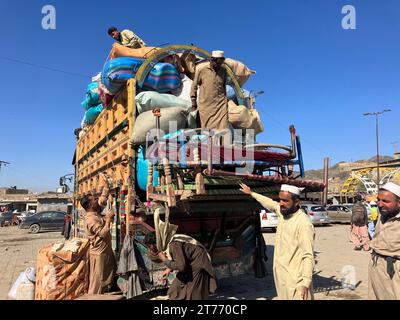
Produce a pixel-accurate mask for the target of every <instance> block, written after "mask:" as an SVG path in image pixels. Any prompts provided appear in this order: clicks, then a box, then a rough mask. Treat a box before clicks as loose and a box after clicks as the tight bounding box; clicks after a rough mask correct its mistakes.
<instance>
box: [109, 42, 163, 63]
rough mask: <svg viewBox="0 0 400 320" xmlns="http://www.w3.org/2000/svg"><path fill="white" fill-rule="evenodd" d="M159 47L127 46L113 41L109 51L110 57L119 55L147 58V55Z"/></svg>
mask: <svg viewBox="0 0 400 320" xmlns="http://www.w3.org/2000/svg"><path fill="white" fill-rule="evenodd" d="M157 50H159V48H157V47H141V48H137V49H133V48H128V47H125V46H123V45H122V44H119V43H117V42H115V43H114V44H113V47H112V49H111V52H110V59H115V58H120V57H130V58H147V57H148V56H150V55H152V54H153V53H155V52H156V51H157Z"/></svg>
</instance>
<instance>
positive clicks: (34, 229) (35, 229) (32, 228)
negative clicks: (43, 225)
mask: <svg viewBox="0 0 400 320" xmlns="http://www.w3.org/2000/svg"><path fill="white" fill-rule="evenodd" d="M39 230H40V226H39V225H38V224H36V223H35V224H33V225H31V226H30V227H29V233H38V232H39Z"/></svg>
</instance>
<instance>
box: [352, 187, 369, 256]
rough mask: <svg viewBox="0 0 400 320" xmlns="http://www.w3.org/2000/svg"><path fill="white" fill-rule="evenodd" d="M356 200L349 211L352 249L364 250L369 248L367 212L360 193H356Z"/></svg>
mask: <svg viewBox="0 0 400 320" xmlns="http://www.w3.org/2000/svg"><path fill="white" fill-rule="evenodd" d="M356 200H357V202H356V203H355V204H354V206H353V208H352V211H351V241H352V242H353V244H354V250H361V249H362V248H364V251H368V250H370V248H369V235H368V227H367V225H368V214H367V209H366V208H365V206H364V204H363V203H362V202H361V201H362V196H361V195H360V194H357V195H356Z"/></svg>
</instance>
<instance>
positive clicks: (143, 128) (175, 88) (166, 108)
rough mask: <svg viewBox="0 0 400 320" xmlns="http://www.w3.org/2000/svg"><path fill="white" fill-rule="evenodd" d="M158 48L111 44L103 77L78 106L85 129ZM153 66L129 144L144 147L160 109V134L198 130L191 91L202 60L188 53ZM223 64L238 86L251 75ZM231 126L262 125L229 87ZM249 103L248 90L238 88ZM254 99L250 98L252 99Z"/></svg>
mask: <svg viewBox="0 0 400 320" xmlns="http://www.w3.org/2000/svg"><path fill="white" fill-rule="evenodd" d="M157 50H159V48H157V47H143V48H139V49H131V48H127V47H124V46H122V45H120V44H118V43H115V44H113V47H112V50H111V52H110V54H109V60H108V61H107V62H106V63H105V64H104V67H103V70H102V72H101V73H100V74H99V75H97V76H96V77H94V78H93V79H92V82H91V83H90V84H89V85H88V88H87V91H86V98H85V100H84V101H83V102H82V106H83V107H84V110H85V115H84V118H83V120H82V127H83V129H86V128H88V127H90V126H91V125H92V124H93V123H94V122H95V121H96V118H97V117H98V115H99V114H100V113H101V111H102V110H103V108H109V107H110V105H111V102H112V99H113V97H114V96H115V95H117V94H118V92H119V91H121V90H122V89H123V88H124V87H125V85H126V82H127V81H128V80H129V79H131V78H135V77H136V73H137V72H138V70H139V68H140V67H141V66H142V64H143V63H144V61H145V60H146V59H147V58H148V57H149V56H151V55H152V54H154V53H156V52H157ZM154 63H155V64H154V66H153V68H152V69H151V71H150V72H149V74H148V75H147V77H146V78H145V79H144V81H143V84H142V86H141V87H140V88H137V91H136V97H135V99H136V109H137V120H136V121H135V125H134V128H133V142H134V143H135V144H137V145H143V144H144V143H145V141H146V134H147V132H148V131H149V130H151V129H155V126H156V125H155V119H154V115H153V112H152V111H153V110H154V109H155V108H159V109H161V118H160V129H162V131H163V132H164V133H170V132H171V130H180V129H185V128H196V127H197V121H196V114H197V113H196V112H191V98H190V91H191V86H192V82H193V79H194V75H195V72H196V69H198V68H202V67H204V66H205V64H206V63H207V61H206V60H204V59H202V58H199V57H197V56H196V55H194V54H192V53H188V52H186V53H183V54H175V55H171V56H168V57H166V58H164V59H162V60H161V61H154ZM225 63H226V65H227V66H229V68H230V69H231V70H232V72H233V74H234V75H235V77H236V80H237V81H238V83H239V85H240V86H241V87H242V86H243V85H244V84H245V83H246V82H247V80H248V79H249V78H250V76H252V75H253V74H255V71H252V70H250V69H249V68H247V67H246V66H245V65H244V64H243V63H241V62H239V61H236V60H233V59H229V58H227V59H226V60H225ZM226 90H227V98H228V113H229V122H230V123H231V125H232V128H233V129H254V130H255V133H256V134H258V133H260V132H262V131H263V126H262V123H261V120H260V117H259V116H258V113H257V112H256V111H255V110H254V109H253V108H252V107H251V105H250V104H251V103H247V106H244V105H239V103H238V99H237V98H236V94H235V91H234V90H233V88H232V87H231V86H229V85H228V86H227V88H226ZM242 92H243V94H244V96H245V98H246V99H247V100H246V101H247V102H249V99H250V93H249V91H247V90H245V89H242ZM253 100H254V99H253ZM170 120H175V121H176V124H177V128H174V127H173V128H169V122H170Z"/></svg>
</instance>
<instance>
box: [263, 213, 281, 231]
mask: <svg viewBox="0 0 400 320" xmlns="http://www.w3.org/2000/svg"><path fill="white" fill-rule="evenodd" d="M260 220H261V230H263V229H273V230H275V231H276V227H277V226H278V215H277V214H276V213H274V212H269V211H267V210H261V211H260Z"/></svg>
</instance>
